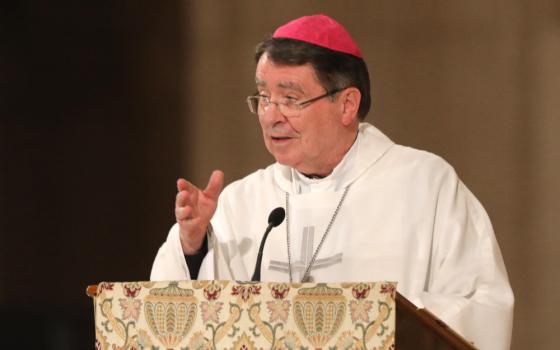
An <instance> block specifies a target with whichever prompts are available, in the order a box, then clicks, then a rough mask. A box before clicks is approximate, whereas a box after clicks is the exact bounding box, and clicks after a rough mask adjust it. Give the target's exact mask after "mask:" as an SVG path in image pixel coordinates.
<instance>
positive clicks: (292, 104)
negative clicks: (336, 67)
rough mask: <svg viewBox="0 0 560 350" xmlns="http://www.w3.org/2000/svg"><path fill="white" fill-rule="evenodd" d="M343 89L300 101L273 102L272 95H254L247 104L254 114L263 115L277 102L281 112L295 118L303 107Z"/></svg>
mask: <svg viewBox="0 0 560 350" xmlns="http://www.w3.org/2000/svg"><path fill="white" fill-rule="evenodd" d="M344 89H345V88H343V89H335V90H332V91H329V92H327V93H326V94H323V95H321V96H317V97H313V98H311V99H309V100H305V101H302V102H298V101H297V100H296V99H293V98H288V97H286V98H284V99H282V100H281V101H278V102H273V101H271V100H270V97H268V96H264V95H258V94H257V95H253V96H249V97H247V104H248V105H249V110H250V111H251V113H253V114H257V115H262V114H264V112H266V110H267V109H268V107H270V105H271V104H275V105H276V107H277V108H278V110H279V111H280V113H282V115H284V116H285V117H287V118H293V117H297V116H299V114H300V112H301V110H302V109H304V108H305V107H307V106H309V105H310V104H312V103H313V102H316V101H319V100H320V99H322V98H325V97H328V96H332V95H334V94H336V93H338V92H340V91H342V90H344Z"/></svg>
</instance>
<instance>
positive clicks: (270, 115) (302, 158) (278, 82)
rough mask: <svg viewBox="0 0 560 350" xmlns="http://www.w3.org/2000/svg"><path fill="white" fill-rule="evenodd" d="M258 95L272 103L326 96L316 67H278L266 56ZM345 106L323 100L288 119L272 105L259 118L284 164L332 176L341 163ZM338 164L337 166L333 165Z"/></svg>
mask: <svg viewBox="0 0 560 350" xmlns="http://www.w3.org/2000/svg"><path fill="white" fill-rule="evenodd" d="M256 82H257V88H258V92H259V94H261V95H265V96H268V97H269V98H270V99H271V101H272V102H277V101H282V100H284V99H286V98H294V99H297V100H298V101H305V100H308V99H311V98H314V97H317V96H320V95H323V94H325V93H326V91H325V89H324V88H323V87H322V86H321V85H320V83H319V81H318V79H317V77H316V74H315V71H314V69H313V67H312V66H311V65H309V64H306V65H302V66H285V65H277V64H275V63H274V62H273V61H272V60H270V59H269V58H268V55H267V54H264V55H263V56H262V57H261V58H260V60H259V62H258V64H257V70H256ZM341 112H342V106H341V104H340V103H339V102H338V100H337V99H335V101H332V99H330V98H322V99H320V100H318V101H316V102H314V103H312V104H310V105H308V106H307V107H305V108H303V109H301V111H300V113H299V115H298V116H296V117H290V118H287V117H285V116H284V115H283V114H282V113H281V112H280V111H279V109H278V106H277V105H275V104H271V105H270V106H269V107H268V109H266V110H265V111H264V113H262V114H261V115H259V122H260V124H261V128H262V131H263V137H264V143H265V145H266V148H267V149H268V151H269V152H270V153H271V154H272V155H273V156H274V158H275V159H276V161H277V162H279V163H280V164H284V165H288V166H290V167H292V168H296V169H297V170H299V171H300V172H302V173H304V174H317V175H328V174H329V173H330V172H331V171H332V169H333V167H334V166H336V163H338V161H339V159H338V157H339V156H340V153H341V152H342V154H343V153H344V152H345V151H346V149H344V150H341V151H339V148H341V147H340V146H341V138H342V132H343V126H342V123H341ZM333 163H334V164H333Z"/></svg>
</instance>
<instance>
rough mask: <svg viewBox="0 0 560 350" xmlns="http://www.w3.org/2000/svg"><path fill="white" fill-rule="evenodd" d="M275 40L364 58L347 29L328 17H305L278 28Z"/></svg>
mask: <svg viewBox="0 0 560 350" xmlns="http://www.w3.org/2000/svg"><path fill="white" fill-rule="evenodd" d="M272 37H273V38H287V39H294V40H299V41H304V42H306V43H310V44H314V45H317V46H321V47H325V48H327V49H331V50H334V51H338V52H343V53H347V54H350V55H353V56H356V57H359V58H362V52H361V51H360V48H359V47H358V45H357V44H356V42H355V41H354V39H352V37H351V36H350V34H348V31H347V30H346V28H344V27H343V26H342V25H341V24H340V23H338V22H337V21H335V20H334V19H332V18H330V17H329V16H326V15H322V14H320V15H312V16H304V17H300V18H297V19H294V20H293V21H291V22H288V23H286V24H284V25H283V26H281V27H278V29H276V31H275V32H274V34H273V35H272Z"/></svg>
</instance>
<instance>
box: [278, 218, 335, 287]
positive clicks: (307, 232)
mask: <svg viewBox="0 0 560 350" xmlns="http://www.w3.org/2000/svg"><path fill="white" fill-rule="evenodd" d="M314 237H315V226H305V227H304V228H303V233H302V243H301V251H300V256H299V258H298V259H297V260H296V261H295V262H293V263H292V274H293V276H294V281H299V280H301V278H302V277H303V274H304V273H305V270H306V269H307V266H308V265H309V262H311V259H312V258H313V254H314V253H315V251H314V249H313V240H314ZM341 262H342V253H338V254H335V255H332V256H329V257H326V258H322V259H315V262H314V263H313V266H311V268H310V270H309V272H310V273H311V272H312V271H313V270H318V269H322V268H326V267H329V266H332V265H334V264H339V263H341ZM268 268H269V269H270V270H275V271H280V272H284V273H290V267H289V264H288V262H287V261H286V262H284V261H277V260H271V261H270V264H269V265H268ZM303 282H312V277H311V276H309V279H308V280H307V281H303Z"/></svg>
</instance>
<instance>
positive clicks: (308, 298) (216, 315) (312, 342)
mask: <svg viewBox="0 0 560 350" xmlns="http://www.w3.org/2000/svg"><path fill="white" fill-rule="evenodd" d="M87 294H88V295H89V296H91V297H92V298H93V302H94V313H95V335H96V340H95V342H96V349H111V350H113V349H150V350H155V349H159V350H163V349H181V350H186V349H189V350H194V349H201V350H202V349H235V350H238V349H239V350H241V349H244V350H245V349H246V350H250V349H294V350H296V349H297V350H303V349H376V350H381V349H395V348H396V349H399V350H407V349H474V347H473V346H472V344H470V343H468V342H467V341H465V340H464V339H463V338H461V337H460V336H459V335H458V334H457V333H455V332H454V331H453V330H451V329H450V328H449V327H448V326H446V325H445V324H444V323H443V322H442V321H440V320H438V319H437V318H436V317H435V316H433V315H432V314H430V313H429V312H428V311H426V310H424V309H417V308H416V307H415V306H414V305H413V304H412V303H411V302H409V301H408V300H406V299H405V298H404V297H403V296H402V295H400V294H399V293H398V292H397V291H396V284H395V283H392V282H361V283H291V284H290V283H264V282H235V281H166V282H121V283H117V282H102V283H100V284H98V285H93V286H89V287H88V288H87Z"/></svg>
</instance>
